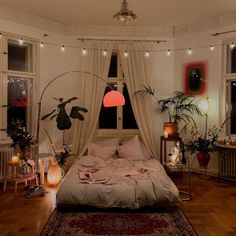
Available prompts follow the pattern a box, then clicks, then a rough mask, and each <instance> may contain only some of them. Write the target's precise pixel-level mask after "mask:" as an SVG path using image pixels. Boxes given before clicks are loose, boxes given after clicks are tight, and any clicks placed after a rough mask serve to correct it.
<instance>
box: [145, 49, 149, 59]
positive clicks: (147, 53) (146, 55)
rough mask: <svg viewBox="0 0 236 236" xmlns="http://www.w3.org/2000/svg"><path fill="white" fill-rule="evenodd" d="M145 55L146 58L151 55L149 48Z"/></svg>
mask: <svg viewBox="0 0 236 236" xmlns="http://www.w3.org/2000/svg"><path fill="white" fill-rule="evenodd" d="M144 57H146V58H148V57H150V52H149V51H148V50H147V51H146V52H145V53H144Z"/></svg>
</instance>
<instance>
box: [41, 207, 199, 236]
mask: <svg viewBox="0 0 236 236" xmlns="http://www.w3.org/2000/svg"><path fill="white" fill-rule="evenodd" d="M41 235H42V236H52V235H53V236H55V235H57V236H61V235H70V236H74V235H79V236H80V235H83V236H92V235H103V236H105V235H109V236H115V235H130V236H131V235H132V236H136V235H145V236H159V235H164V236H167V235H168V236H170V235H171V236H178V235H179V236H195V235H197V233H196V232H195V231H194V229H193V227H192V226H191V224H190V223H189V221H188V220H187V219H186V217H185V216H184V214H183V213H182V211H181V210H180V209H178V208H171V209H157V210H155V211H153V210H152V211H150V210H149V211H147V210H146V211H142V212H141V211H136V210H135V211H127V212H125V211H115V210H114V211H112V212H108V211H99V212H98V211H96V212H88V211H86V212H85V211H82V212H81V211H65V210H59V209H56V210H55V211H54V212H53V214H52V216H51V217H50V219H49V221H48V224H47V225H46V227H45V229H44V231H43V232H42V234H41Z"/></svg>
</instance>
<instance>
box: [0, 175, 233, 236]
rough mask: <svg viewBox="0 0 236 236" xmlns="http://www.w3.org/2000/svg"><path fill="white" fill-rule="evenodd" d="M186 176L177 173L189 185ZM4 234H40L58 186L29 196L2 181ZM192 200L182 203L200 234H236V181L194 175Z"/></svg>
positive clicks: (0, 216) (0, 205)
mask: <svg viewBox="0 0 236 236" xmlns="http://www.w3.org/2000/svg"><path fill="white" fill-rule="evenodd" d="M186 180H187V178H186V176H182V177H175V178H174V181H175V183H176V184H177V185H178V186H180V185H185V182H186ZM0 188H1V190H0V235H1V236H13V235H14V236H17V235H22V236H23V235H24V236H37V235H40V232H41V231H42V229H43V228H44V226H45V224H46V223H47V220H48V218H49V216H50V214H51V213H52V211H53V209H54V208H55V197H56V189H53V188H47V189H48V192H49V193H47V194H46V195H45V196H44V197H38V198H26V197H25V196H24V195H23V186H20V187H19V190H18V192H19V193H18V194H17V196H15V195H14V193H13V186H10V187H8V188H7V191H6V192H5V193H3V192H2V184H0ZM192 196H193V198H192V200H191V201H184V202H181V204H180V207H181V208H182V209H183V211H184V213H185V215H186V216H187V218H188V219H189V221H190V222H191V224H192V225H193V226H194V228H195V230H196V231H197V233H198V234H199V235H200V236H226V235H231V236H233V235H234V236H235V235H236V183H234V182H230V181H224V180H219V179H216V178H212V177H207V176H203V175H197V174H196V175H193V177H192Z"/></svg>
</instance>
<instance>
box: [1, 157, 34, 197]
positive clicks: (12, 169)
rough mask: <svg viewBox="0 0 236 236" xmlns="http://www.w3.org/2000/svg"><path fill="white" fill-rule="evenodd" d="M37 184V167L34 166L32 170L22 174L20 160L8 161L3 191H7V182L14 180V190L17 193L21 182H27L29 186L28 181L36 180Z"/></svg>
mask: <svg viewBox="0 0 236 236" xmlns="http://www.w3.org/2000/svg"><path fill="white" fill-rule="evenodd" d="M34 179H35V184H36V185H38V178H37V174H36V172H35V167H32V172H30V173H26V174H20V162H18V163H13V162H11V161H8V162H7V163H6V171H5V175H4V177H3V192H5V191H6V187H7V182H13V183H14V184H15V188H14V192H15V194H16V193H17V185H18V184H19V183H25V186H27V182H28V181H31V180H34Z"/></svg>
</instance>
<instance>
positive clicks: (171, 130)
mask: <svg viewBox="0 0 236 236" xmlns="http://www.w3.org/2000/svg"><path fill="white" fill-rule="evenodd" d="M164 132H167V133H168V138H176V137H179V133H178V124H177V123H173V122H164Z"/></svg>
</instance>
